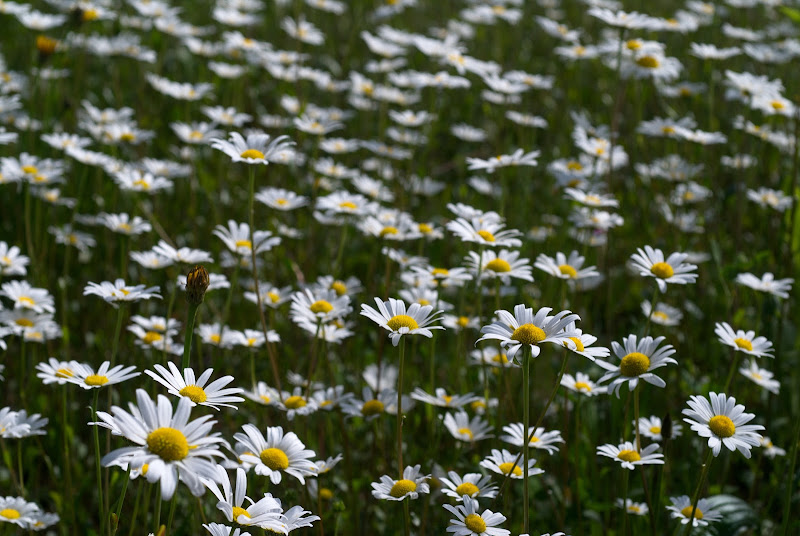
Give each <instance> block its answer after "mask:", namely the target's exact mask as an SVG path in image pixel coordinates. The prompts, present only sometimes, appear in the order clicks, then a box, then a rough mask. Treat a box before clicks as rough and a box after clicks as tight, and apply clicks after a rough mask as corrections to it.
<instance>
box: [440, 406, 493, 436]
mask: <svg viewBox="0 0 800 536" xmlns="http://www.w3.org/2000/svg"><path fill="white" fill-rule="evenodd" d="M444 426H445V428H447V431H448V432H450V435H452V436H453V437H455V438H456V439H458V440H459V441H465V442H467V443H473V442H475V441H480V440H481V439H486V438H488V437H494V435H493V434H490V433H489V432H491V431H492V427H491V426H490V425H489V422H488V421H486V420H485V419H483V418H481V416H480V415H476V416H475V417H473V418H472V419H470V418H469V415H467V412H466V411H459V412H458V413H456V414H455V415H454V414H452V413H447V414H445V416H444Z"/></svg>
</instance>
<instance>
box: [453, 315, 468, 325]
mask: <svg viewBox="0 0 800 536" xmlns="http://www.w3.org/2000/svg"><path fill="white" fill-rule="evenodd" d="M456 324H458V325H459V326H460V327H462V328H465V327H467V324H469V318H468V317H466V316H459V317H458V320H456Z"/></svg>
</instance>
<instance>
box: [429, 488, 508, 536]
mask: <svg viewBox="0 0 800 536" xmlns="http://www.w3.org/2000/svg"><path fill="white" fill-rule="evenodd" d="M461 500H462V503H461V504H457V505H455V506H451V505H449V504H445V505H443V506H444V508H445V510H447V511H448V512H450V513H451V514H453V515H454V516H456V519H451V520H450V525H449V526H448V527H447V532H452V533H453V534H455V536H473V535H478V536H508V535H509V534H511V531H509V530H506V529H501V528H498V527H497V526H498V525H499V524H500V523H502V522H504V521H505V520H506V516H504V515H503V514H500V513H495V512H492V511H491V510H484V511H483V513H482V514H478V501H476V500H475V499H472V498H470V497H468V496H467V495H464V496H463V497H462V499H461Z"/></svg>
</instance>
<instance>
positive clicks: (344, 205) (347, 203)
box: [339, 201, 358, 210]
mask: <svg viewBox="0 0 800 536" xmlns="http://www.w3.org/2000/svg"><path fill="white" fill-rule="evenodd" d="M339 208H348V209H350V210H355V209H357V208H358V205H356V204H355V203H353V202H352V201H343V202H341V203H339Z"/></svg>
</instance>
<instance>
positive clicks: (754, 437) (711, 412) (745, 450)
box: [683, 392, 764, 459]
mask: <svg viewBox="0 0 800 536" xmlns="http://www.w3.org/2000/svg"><path fill="white" fill-rule="evenodd" d="M709 398H710V399H711V402H710V403H709V401H708V399H706V398H705V397H703V396H691V397H690V400H689V402H688V404H689V408H690V409H684V410H683V414H684V415H686V417H687V418H685V419H683V420H684V422H686V423H688V424H689V425H690V426H691V427H692V430H694V431H695V432H697V433H698V435H700V437H704V438H705V437H707V438H708V446H709V448H711V449H712V451H713V453H714V456H719V452H720V449H721V448H722V445H725V447H726V448H727V449H728V450H731V451H733V450H736V449H738V450H739V452H741V453H742V454H743V455H744V457H745V458H748V459H749V458H750V449H751V448H752V447H754V446H758V445H759V441H760V440H761V434H759V433H758V430H763V429H764V427H763V426H761V425H760V424H746V423H748V422H750V421H751V420H753V419H754V418H755V415H754V414H752V413H744V406H743V405H741V404H738V405H737V404H736V399H735V398H733V397H729V396H727V395H725V394H724V393H720V394H717V393H714V392H711V393H709Z"/></svg>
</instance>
